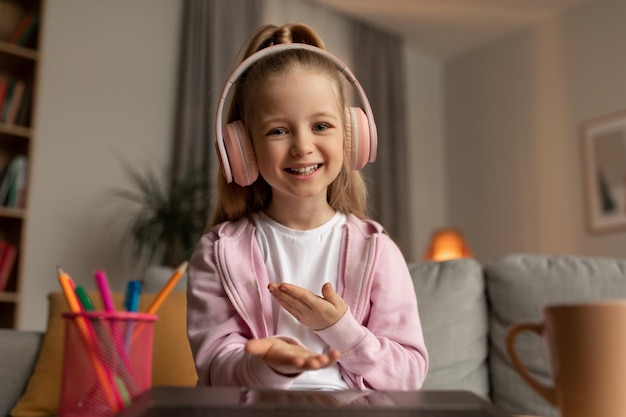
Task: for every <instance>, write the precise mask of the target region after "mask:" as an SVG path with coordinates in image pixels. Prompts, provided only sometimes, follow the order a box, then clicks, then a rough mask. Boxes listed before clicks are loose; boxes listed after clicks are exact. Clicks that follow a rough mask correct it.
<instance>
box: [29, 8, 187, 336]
mask: <svg viewBox="0 0 626 417" xmlns="http://www.w3.org/2000/svg"><path fill="white" fill-rule="evenodd" d="M181 5H182V2H179V1H171V0H134V1H132V2H128V1H124V0H108V1H95V0H87V1H86V0H52V1H47V2H46V7H47V9H46V10H45V25H44V28H43V40H44V44H43V56H42V58H41V59H42V68H41V76H40V89H39V97H38V104H37V106H38V112H37V115H36V127H37V138H36V144H35V147H34V149H33V155H32V164H33V166H32V178H31V189H30V191H29V220H28V229H27V235H26V238H27V249H26V253H25V254H24V255H25V259H26V263H25V269H24V277H25V280H24V283H23V288H22V291H23V293H22V294H23V295H22V303H21V317H20V323H19V327H20V328H22V329H43V328H44V327H45V323H46V318H47V299H46V295H47V294H48V292H50V291H58V290H59V285H58V282H57V278H56V269H57V266H61V267H62V268H64V269H65V270H66V271H67V272H68V273H69V274H70V275H71V276H72V277H73V278H74V280H75V281H76V282H77V284H84V285H86V286H88V287H89V288H93V278H92V273H93V271H94V270H95V269H99V268H104V269H105V270H106V271H107V272H108V275H109V279H110V280H111V284H112V286H113V287H114V289H115V290H119V291H121V290H122V289H123V287H122V285H123V283H124V282H125V281H126V280H128V279H132V278H134V277H133V276H132V275H133V274H135V271H134V270H133V264H132V263H131V262H129V257H128V250H127V249H128V248H127V247H126V246H125V245H124V241H125V240H124V239H123V237H122V230H123V219H122V218H121V213H124V212H125V211H124V207H125V206H124V204H121V202H120V201H118V200H116V199H114V198H113V197H112V196H111V193H112V189H114V188H123V187H127V184H128V183H127V180H126V177H125V176H124V174H123V172H122V170H121V169H120V163H119V157H120V156H123V157H124V158H125V159H127V160H129V161H131V162H133V163H136V164H138V165H141V166H143V165H151V166H155V167H161V166H165V165H166V164H167V163H168V162H169V152H170V144H171V137H172V132H173V122H174V106H175V91H176V90H175V83H176V72H177V62H178V49H179V31H180V21H181Z"/></svg>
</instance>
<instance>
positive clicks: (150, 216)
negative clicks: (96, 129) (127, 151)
mask: <svg viewBox="0 0 626 417" xmlns="http://www.w3.org/2000/svg"><path fill="white" fill-rule="evenodd" d="M123 166H124V171H125V172H126V174H127V176H128V178H129V180H130V183H131V188H130V189H117V190H115V195H117V196H118V197H120V198H123V199H126V200H128V201H131V202H132V203H134V204H135V206H136V211H135V212H134V213H133V214H132V215H131V216H130V219H129V227H128V235H129V237H130V238H131V240H132V242H133V248H134V254H135V255H136V256H137V259H139V260H144V261H145V262H146V264H147V265H154V264H155V263H156V264H158V265H161V266H166V267H168V268H176V267H178V266H179V265H180V264H181V263H182V262H183V261H186V260H189V257H190V256H191V253H192V251H193V248H194V246H195V244H196V243H197V241H198V239H199V238H200V236H201V234H202V232H203V229H204V225H205V222H206V218H207V210H208V207H207V206H208V203H207V195H208V190H207V184H208V181H207V178H206V175H203V174H197V173H196V172H194V171H193V170H188V171H187V173H186V174H185V175H184V176H182V177H181V178H179V179H173V178H174V177H173V176H171V175H168V172H167V171H165V172H163V173H161V174H159V173H157V172H155V171H154V170H153V169H145V170H144V171H143V172H142V171H141V170H139V169H138V168H136V167H134V166H132V165H131V164H129V163H128V162H123Z"/></svg>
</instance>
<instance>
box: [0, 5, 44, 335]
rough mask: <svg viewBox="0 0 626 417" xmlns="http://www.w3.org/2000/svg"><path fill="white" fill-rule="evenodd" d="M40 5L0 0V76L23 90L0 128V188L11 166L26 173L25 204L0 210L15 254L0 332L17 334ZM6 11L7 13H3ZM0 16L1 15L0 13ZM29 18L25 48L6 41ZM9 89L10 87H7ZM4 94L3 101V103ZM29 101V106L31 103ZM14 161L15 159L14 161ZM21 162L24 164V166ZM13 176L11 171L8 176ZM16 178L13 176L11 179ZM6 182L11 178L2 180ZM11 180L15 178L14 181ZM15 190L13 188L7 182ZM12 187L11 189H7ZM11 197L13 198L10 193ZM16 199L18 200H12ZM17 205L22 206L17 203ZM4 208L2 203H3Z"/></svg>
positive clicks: (0, 296) (0, 302)
mask: <svg viewBox="0 0 626 417" xmlns="http://www.w3.org/2000/svg"><path fill="white" fill-rule="evenodd" d="M44 1H45V0H0V11H1V10H4V12H6V14H7V16H3V18H4V19H0V24H1V25H3V26H2V34H3V35H2V39H0V76H1V77H2V78H3V79H5V80H9V83H8V85H18V83H19V85H20V88H21V87H22V86H24V90H21V91H24V95H23V96H21V97H22V102H21V103H20V106H18V109H19V110H18V113H17V117H16V118H15V122H16V123H15V124H13V123H10V124H9V123H4V122H0V184H1V183H2V179H3V178H4V176H5V175H6V172H7V171H8V167H9V164H11V161H19V162H18V163H17V164H12V166H13V167H26V171H25V172H24V171H19V169H20V168H16V169H17V170H18V171H19V172H22V173H25V176H24V177H22V176H21V175H20V174H18V177H17V178H24V179H25V188H23V189H22V188H21V187H20V188H17V189H18V190H19V189H22V190H24V191H23V192H25V194H26V195H25V196H24V197H25V198H24V199H23V200H21V199H18V203H17V204H16V205H18V207H19V208H15V207H6V206H0V240H2V241H5V242H7V243H9V244H10V245H12V246H14V247H15V248H16V249H17V256H16V260H15V264H14V265H13V268H12V270H11V271H10V273H9V278H8V282H7V285H6V287H3V289H4V291H3V292H2V291H0V328H16V327H17V326H18V324H19V312H20V302H21V301H20V300H21V295H22V294H21V291H22V287H23V285H22V279H23V268H24V264H25V262H26V261H25V259H24V252H25V251H26V250H25V249H26V242H25V241H26V239H25V235H26V227H27V219H28V190H29V188H30V187H29V182H30V174H29V173H30V172H31V166H30V165H31V164H30V162H31V158H30V156H31V154H32V147H33V142H34V138H35V129H34V126H33V122H34V114H35V105H36V103H37V100H36V98H37V87H38V86H37V84H38V78H39V76H38V75H39V68H40V65H39V63H40V62H39V61H40V50H39V49H40V48H39V47H40V46H41V42H40V36H41V27H42V26H43V21H44V19H43V17H44V16H43V10H44ZM7 11H10V13H9V12H7ZM0 13H1V12H0ZM29 14H35V15H37V16H38V23H37V24H38V27H36V32H34V36H32V37H31V38H30V39H28V40H26V41H24V45H23V46H20V45H15V44H13V43H9V42H8V41H7V40H8V39H9V37H10V34H11V33H13V31H14V30H15V28H17V27H18V26H19V23H20V22H21V21H22V19H24V17H25V16H27V15H29ZM11 88H12V87H11ZM8 96H9V94H7V95H6V96H5V98H4V99H3V100H7V97H8ZM31 98H32V100H31ZM0 104H4V103H0ZM0 116H1V115H0ZM16 157H18V158H20V159H16ZM22 157H25V158H26V159H25V160H26V164H23V163H22V161H23V159H22ZM11 172H15V170H11ZM14 175H15V174H14ZM7 178H11V177H7ZM13 178H15V177H13ZM11 184H15V182H11ZM11 187H14V185H12V186H11ZM10 190H11V191H10V192H15V190H16V189H15V188H11V189H10ZM11 195H12V196H16V195H17V196H20V197H22V194H20V193H19V191H18V192H17V194H11ZM20 201H21V202H20ZM2 204H6V200H4V201H3V202H2Z"/></svg>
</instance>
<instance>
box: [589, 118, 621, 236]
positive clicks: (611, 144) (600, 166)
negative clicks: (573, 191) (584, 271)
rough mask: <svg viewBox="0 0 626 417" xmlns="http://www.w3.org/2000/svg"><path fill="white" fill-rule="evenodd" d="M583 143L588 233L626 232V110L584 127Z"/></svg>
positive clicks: (591, 121)
mask: <svg viewBox="0 0 626 417" xmlns="http://www.w3.org/2000/svg"><path fill="white" fill-rule="evenodd" d="M581 142H582V146H581V148H582V157H583V158H582V159H583V176H584V198H585V209H586V217H587V228H588V230H589V231H590V232H591V233H606V232H611V231H617V230H622V229H626V110H624V111H620V112H616V113H613V114H609V115H606V116H602V117H598V118H595V119H592V120H590V121H588V122H586V123H584V124H583V125H582V128H581Z"/></svg>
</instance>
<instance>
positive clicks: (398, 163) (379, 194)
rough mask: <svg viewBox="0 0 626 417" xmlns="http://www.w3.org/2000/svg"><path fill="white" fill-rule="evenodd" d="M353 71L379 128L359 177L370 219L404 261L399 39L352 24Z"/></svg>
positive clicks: (407, 242)
mask: <svg viewBox="0 0 626 417" xmlns="http://www.w3.org/2000/svg"><path fill="white" fill-rule="evenodd" d="M351 32H352V40H353V48H352V50H353V53H354V56H353V62H354V64H353V68H352V70H353V71H354V73H355V75H356V76H357V78H358V79H359V81H360V83H361V85H362V86H363V89H364V90H365V92H366V94H367V97H368V99H369V101H370V104H371V105H372V111H373V112H374V118H375V119H376V125H377V127H378V157H377V160H376V162H375V163H373V164H368V165H367V166H366V167H365V168H364V170H363V174H364V176H365V178H366V181H367V183H368V191H369V203H370V204H369V208H370V216H371V217H372V218H374V219H375V220H377V221H379V222H380V223H381V224H382V225H383V226H384V227H385V229H386V230H387V232H388V233H389V234H390V235H391V237H392V238H393V239H394V240H395V241H396V243H397V244H398V246H400V249H401V250H402V251H403V253H404V255H405V257H409V258H410V257H411V256H410V255H411V254H413V253H414V252H415V248H414V247H413V239H412V238H411V230H413V228H412V227H411V224H410V222H411V218H412V216H410V212H409V211H410V204H409V201H408V199H407V195H408V193H407V190H408V189H409V187H410V186H411V178H409V177H407V175H406V173H407V172H408V171H407V167H408V164H409V157H410V156H409V155H408V154H407V151H406V150H407V146H406V144H407V143H408V141H409V140H410V138H409V137H408V124H407V120H406V117H407V115H406V110H405V94H406V81H405V80H406V74H405V65H404V47H403V42H402V40H401V38H399V37H396V36H394V35H391V34H389V33H386V32H383V31H381V30H379V29H376V28H374V27H372V26H369V25H367V24H363V23H360V22H353V23H352V30H351Z"/></svg>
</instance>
